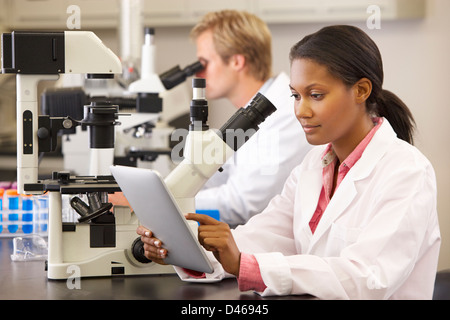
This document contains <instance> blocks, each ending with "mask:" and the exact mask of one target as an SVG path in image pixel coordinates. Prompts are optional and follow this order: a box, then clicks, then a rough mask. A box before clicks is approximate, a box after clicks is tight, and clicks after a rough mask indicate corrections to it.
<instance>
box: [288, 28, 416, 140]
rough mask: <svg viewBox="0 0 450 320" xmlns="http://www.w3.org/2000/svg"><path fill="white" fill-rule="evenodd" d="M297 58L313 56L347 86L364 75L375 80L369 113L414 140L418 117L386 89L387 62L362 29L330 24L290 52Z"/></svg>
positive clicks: (403, 138)
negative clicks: (385, 73) (384, 85)
mask: <svg viewBox="0 0 450 320" xmlns="http://www.w3.org/2000/svg"><path fill="white" fill-rule="evenodd" d="M289 57H290V60H291V62H292V61H293V60H294V59H300V58H305V59H311V60H313V61H315V62H317V63H319V64H321V65H324V66H325V67H327V68H328V71H329V72H330V73H331V74H332V75H334V76H335V77H337V78H338V79H341V80H342V81H343V82H344V83H345V84H346V85H347V86H349V87H351V86H353V85H354V84H355V83H356V82H357V81H359V80H360V79H362V78H367V79H369V80H370V81H371V82H372V92H371V95H370V97H369V98H368V99H367V102H366V109H367V112H368V113H369V114H374V115H376V116H380V117H385V118H386V119H387V120H388V121H389V123H390V124H391V125H392V128H393V129H394V131H395V132H396V133H397V136H398V137H399V138H400V139H402V140H405V141H406V142H408V143H410V144H412V143H413V131H414V126H415V122H414V118H413V116H412V114H411V111H410V110H409V109H408V107H407V106H406V105H405V104H404V103H403V101H402V100H400V99H399V98H398V97H397V96H396V95H395V94H393V93H392V92H390V91H387V90H383V89H382V87H383V78H384V72H383V62H382V59H381V54H380V51H379V50H378V47H377V45H376V44H375V42H374V41H373V40H372V39H371V38H370V37H369V36H368V35H367V34H366V33H365V32H364V31H362V30H361V29H359V28H356V27H353V26H330V27H325V28H322V29H321V30H319V31H317V32H316V33H313V34H310V35H308V36H306V37H304V38H303V39H302V40H301V41H299V42H298V43H296V44H295V45H294V46H293V47H292V48H291V52H290V54H289Z"/></svg>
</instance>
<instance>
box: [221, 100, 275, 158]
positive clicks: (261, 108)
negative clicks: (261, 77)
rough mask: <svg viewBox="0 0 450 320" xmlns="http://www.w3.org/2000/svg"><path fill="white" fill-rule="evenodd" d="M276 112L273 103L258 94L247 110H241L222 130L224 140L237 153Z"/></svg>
mask: <svg viewBox="0 0 450 320" xmlns="http://www.w3.org/2000/svg"><path fill="white" fill-rule="evenodd" d="M276 110H277V108H275V106H274V105H273V104H272V102H270V101H269V99H267V98H266V97H265V96H263V95H262V94H261V93H259V92H258V93H257V94H256V95H255V97H254V98H253V100H252V101H251V102H250V104H249V105H248V106H247V107H246V108H241V109H239V110H238V111H237V112H236V113H235V114H234V115H233V116H232V117H231V118H230V120H228V121H227V122H226V123H225V124H224V125H223V126H222V128H220V132H221V134H222V140H223V141H225V142H226V143H227V144H228V145H229V146H230V147H231V148H232V149H233V150H234V151H236V150H237V149H239V148H240V147H241V146H242V145H243V144H244V143H245V142H246V141H247V140H248V139H250V137H251V136H252V135H253V134H255V133H256V131H258V130H259V125H260V124H261V123H262V122H263V121H264V120H265V119H266V118H267V117H268V116H270V115H271V114H272V113H274V112H275V111H276Z"/></svg>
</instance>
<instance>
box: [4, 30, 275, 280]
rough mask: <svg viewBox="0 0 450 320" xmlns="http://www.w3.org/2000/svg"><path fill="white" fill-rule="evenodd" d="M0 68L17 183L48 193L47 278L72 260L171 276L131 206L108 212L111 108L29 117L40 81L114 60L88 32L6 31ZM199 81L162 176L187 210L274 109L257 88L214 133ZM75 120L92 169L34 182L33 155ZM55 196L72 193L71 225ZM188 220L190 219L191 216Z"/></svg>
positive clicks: (104, 72) (91, 72)
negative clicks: (154, 256)
mask: <svg viewBox="0 0 450 320" xmlns="http://www.w3.org/2000/svg"><path fill="white" fill-rule="evenodd" d="M29 47H33V51H30V50H29V49H28V48H29ZM2 72H3V73H16V74H17V140H18V141H17V170H18V190H19V192H20V193H27V194H42V193H44V192H47V193H48V194H49V223H48V261H47V263H46V268H47V277H48V279H55V280H58V279H68V278H70V277H71V276H72V272H73V267H74V266H77V267H78V268H79V270H80V273H79V274H78V276H80V277H93V276H113V275H149V274H164V273H174V269H173V268H172V266H166V265H159V264H156V263H154V262H152V261H150V260H148V259H147V258H146V257H145V256H144V254H143V244H142V242H141V240H140V237H138V236H137V235H136V228H137V226H138V224H139V221H138V220H137V217H136V216H135V214H134V213H133V212H131V211H130V210H129V209H128V208H125V210H123V209H119V210H116V208H114V212H111V210H112V204H111V203H109V202H108V193H114V192H118V191H120V188H119V186H118V185H117V183H116V182H115V180H114V178H113V177H112V176H111V175H110V173H109V167H110V165H112V159H111V155H112V153H111V150H113V149H114V133H115V130H114V127H115V126H116V125H118V124H119V122H118V121H117V119H118V117H119V116H120V114H119V113H118V111H119V110H118V106H116V105H112V104H110V103H107V102H99V101H97V102H95V103H91V104H90V105H86V106H85V108H84V118H83V119H82V120H76V119H72V118H71V117H70V116H67V117H50V116H38V111H37V84H38V82H39V81H40V80H56V79H57V78H58V76H59V74H60V73H75V72H77V73H87V74H88V76H89V77H91V78H105V77H108V78H111V77H113V74H115V73H120V72H121V64H120V61H119V59H118V58H117V57H116V56H115V55H114V54H113V53H112V52H111V51H110V50H109V49H108V48H107V47H105V46H104V45H103V43H102V42H101V41H100V40H99V39H98V38H97V37H96V36H95V35H94V34H93V33H91V32H85V31H65V32H33V33H31V32H17V31H15V32H12V33H10V34H3V35H2ZM188 72H189V71H188ZM182 73H183V71H182V70H181V69H180V70H174V72H173V73H171V74H169V75H168V76H167V77H166V79H171V80H170V81H167V82H166V83H168V85H170V83H172V84H174V83H177V81H180V79H183V80H182V81H184V79H185V78H186V73H184V75H183V74H182ZM180 74H181V75H180ZM163 83H164V82H163ZM205 87H206V83H205V79H193V99H192V101H191V105H190V120H191V123H190V127H189V134H188V135H187V138H186V140H187V141H186V145H185V149H184V159H183V161H181V163H180V164H178V166H177V167H176V168H175V169H174V170H173V171H171V172H170V173H169V175H168V176H167V177H166V179H165V182H166V184H167V186H168V189H169V191H170V192H171V193H172V195H173V196H174V199H175V201H176V202H177V204H178V205H179V207H180V209H181V210H182V211H183V212H184V213H188V212H195V199H194V197H195V195H196V194H197V192H198V191H199V190H200V189H201V187H202V186H203V185H204V184H205V183H206V181H207V180H208V179H209V178H210V177H211V176H212V175H213V174H214V173H215V172H216V171H217V170H220V168H221V166H222V165H223V164H224V163H225V162H226V161H227V159H228V158H230V157H231V156H232V155H233V153H234V152H235V151H237V150H238V149H239V147H241V146H242V145H243V144H244V143H245V142H246V141H247V140H248V139H249V138H250V137H251V136H252V135H253V134H254V133H255V132H256V131H257V130H258V125H259V124H260V123H261V122H263V121H264V120H265V118H266V117H268V116H269V115H270V114H272V113H273V112H274V111H275V110H276V109H275V107H274V106H273V105H272V103H271V102H270V101H269V100H268V99H267V98H265V97H264V96H263V95H261V94H260V93H257V94H256V95H255V97H254V98H253V100H252V101H251V102H250V104H249V105H248V106H247V107H246V108H241V109H239V110H238V111H237V112H236V113H235V114H234V115H233V116H232V117H231V118H230V119H229V120H228V121H227V122H226V123H225V124H224V125H223V126H222V128H220V130H213V129H210V128H209V126H208V124H207V119H208V103H207V100H206V98H205ZM79 125H81V126H87V127H88V128H89V130H90V131H89V141H90V148H91V152H92V153H91V159H92V160H91V166H92V167H93V168H95V171H96V174H93V175H89V176H72V175H70V174H69V173H67V172H54V173H53V176H52V177H51V179H46V180H38V172H37V171H38V156H37V154H38V152H49V151H52V150H54V149H55V146H56V137H57V132H58V131H59V130H60V129H61V128H64V129H70V128H73V127H74V126H79ZM62 195H74V196H73V197H72V198H71V200H70V205H71V207H72V208H74V209H75V211H76V212H77V213H78V214H79V218H78V221H77V222H75V223H70V222H63V220H62V209H63V208H62ZM79 195H83V197H85V198H87V202H88V203H86V201H85V200H83V199H82V198H81V197H79ZM191 227H192V228H196V225H195V224H194V223H192V224H191Z"/></svg>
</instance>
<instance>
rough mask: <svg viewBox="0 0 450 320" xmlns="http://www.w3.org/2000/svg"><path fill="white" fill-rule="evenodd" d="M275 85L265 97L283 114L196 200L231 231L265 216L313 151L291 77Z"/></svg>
mask: <svg viewBox="0 0 450 320" xmlns="http://www.w3.org/2000/svg"><path fill="white" fill-rule="evenodd" d="M270 81H272V82H271V83H268V85H267V86H263V88H262V90H261V92H262V93H263V94H264V96H266V97H267V98H268V99H269V100H270V101H271V102H272V103H273V104H274V105H275V107H276V108H277V111H275V112H274V113H273V114H272V115H270V116H269V117H268V118H267V119H266V120H265V121H264V122H263V123H261V125H260V129H259V131H257V132H256V134H255V135H253V136H252V137H251V138H250V139H249V140H248V141H247V142H246V143H245V144H244V145H243V146H242V147H241V148H240V149H239V150H238V151H237V152H236V153H235V154H234V156H233V157H232V158H230V159H229V160H228V161H227V162H226V163H225V164H224V165H223V166H222V168H223V169H224V170H223V172H217V173H216V174H214V175H213V176H212V177H211V179H209V181H208V182H207V184H206V185H205V188H204V189H203V190H201V191H200V192H199V193H198V194H197V196H196V198H195V203H196V209H217V210H219V211H220V220H221V221H224V222H226V223H228V224H230V225H238V224H243V223H245V222H247V221H248V219H250V217H252V216H253V215H255V214H258V213H260V212H262V211H263V210H264V209H265V208H266V207H267V204H268V203H269V201H270V199H272V198H273V197H274V196H275V195H277V194H279V193H280V192H281V190H282V189H283V185H284V182H285V181H286V179H287V177H288V176H289V174H290V172H291V171H292V169H293V168H294V167H296V166H297V165H298V164H300V163H301V162H302V160H303V158H304V157H305V155H306V154H307V153H308V151H309V150H311V148H312V147H311V145H309V144H308V142H307V141H306V138H305V134H304V132H303V130H302V128H301V125H300V124H299V123H298V121H297V119H296V117H295V114H294V103H293V100H292V98H291V97H290V96H291V92H290V90H289V77H288V76H287V75H286V74H285V73H281V74H280V75H278V76H277V77H276V78H274V79H271V80H270Z"/></svg>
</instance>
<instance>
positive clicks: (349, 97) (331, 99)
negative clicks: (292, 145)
mask: <svg viewBox="0 0 450 320" xmlns="http://www.w3.org/2000/svg"><path fill="white" fill-rule="evenodd" d="M290 87H291V92H292V95H293V97H294V98H295V102H294V107H295V116H296V117H297V119H298V121H299V122H300V124H301V125H302V127H303V130H304V131H305V135H306V139H307V140H308V142H309V143H310V144H313V145H321V144H327V143H330V142H331V143H333V145H334V146H335V145H336V146H339V145H346V146H350V147H351V146H352V145H354V146H353V148H354V147H356V146H357V144H358V143H359V141H361V140H362V139H363V138H364V137H365V135H366V134H367V133H368V131H367V129H368V128H367V119H370V118H369V117H368V115H367V113H366V110H365V100H364V101H362V100H361V99H360V95H361V93H360V91H361V90H360V88H359V87H358V85H357V84H355V85H354V86H353V87H348V86H346V85H345V84H344V82H343V81H342V80H340V79H338V78H336V77H334V76H333V75H332V74H330V73H329V72H328V69H327V68H326V67H325V66H323V65H321V64H318V63H316V62H314V61H313V60H310V59H303V58H301V59H295V60H293V61H292V64H291V83H290ZM361 101H362V102H361Z"/></svg>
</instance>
